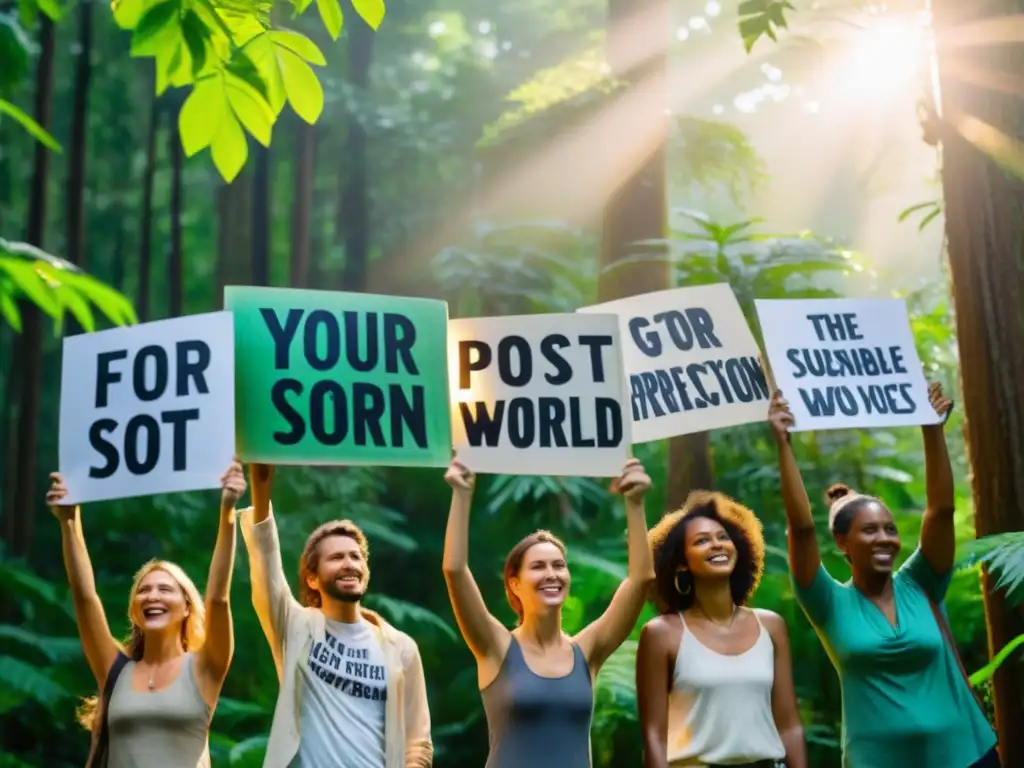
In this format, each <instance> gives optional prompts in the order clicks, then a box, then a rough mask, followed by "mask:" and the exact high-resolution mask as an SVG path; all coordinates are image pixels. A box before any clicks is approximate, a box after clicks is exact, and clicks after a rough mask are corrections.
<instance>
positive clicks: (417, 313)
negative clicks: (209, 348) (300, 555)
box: [224, 286, 451, 466]
mask: <svg viewBox="0 0 1024 768" xmlns="http://www.w3.org/2000/svg"><path fill="white" fill-rule="evenodd" d="M224 302H225V306H227V307H228V308H229V309H231V310H232V311H233V312H234V314H235V358H236V371H237V376H238V382H239V387H238V395H237V397H238V416H237V421H238V424H237V428H238V451H239V456H240V457H241V458H242V459H243V460H244V461H255V462H269V463H275V464H378V465H381V464H382V465H392V466H403V465H404V466H410V465H411V466H444V465H445V464H447V463H448V461H450V459H451V433H450V424H449V422H448V419H447V413H448V381H447V377H446V374H445V371H444V369H443V367H442V366H438V365H437V361H439V360H444V359H445V326H446V323H447V320H448V309H447V306H446V305H445V303H444V302H441V301H428V300H425V299H406V298H400V297H396V296H374V295H369V294H356V293H338V292H328V291H306V290H292V289H286V288H252V287H239V286H229V287H227V288H225V290H224Z"/></svg>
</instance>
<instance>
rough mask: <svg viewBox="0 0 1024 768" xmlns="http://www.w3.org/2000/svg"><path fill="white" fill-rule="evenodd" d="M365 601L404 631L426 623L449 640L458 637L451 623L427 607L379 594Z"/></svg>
mask: <svg viewBox="0 0 1024 768" xmlns="http://www.w3.org/2000/svg"><path fill="white" fill-rule="evenodd" d="M367 603H368V605H369V606H372V607H373V609H374V610H377V611H379V612H380V613H381V614H383V615H384V617H385V618H386V619H387V620H388V621H390V622H391V623H392V624H394V625H396V626H397V627H399V628H400V629H403V628H404V630H405V631H409V632H415V631H416V625H417V624H427V625H429V626H432V627H436V628H437V629H440V630H441V631H442V632H443V633H444V634H445V635H446V636H447V637H448V638H449V639H450V640H453V641H454V640H457V639H458V636H457V635H456V634H455V630H454V629H452V627H451V625H450V624H449V623H448V622H447V621H445V620H444V619H442V618H441V617H440V616H438V615H437V614H436V613H434V612H433V611H431V610H430V609H429V608H424V607H423V606H421V605H417V604H416V603H411V602H409V601H407V600H400V599H399V598H397V597H389V596H388V595H379V594H374V595H368V596H367Z"/></svg>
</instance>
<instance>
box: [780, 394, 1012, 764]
mask: <svg viewBox="0 0 1024 768" xmlns="http://www.w3.org/2000/svg"><path fill="white" fill-rule="evenodd" d="M929 398H930V400H931V405H932V407H933V408H935V410H936V411H937V412H938V413H939V414H940V415H942V416H943V417H944V419H943V422H942V423H941V424H935V425H928V426H925V427H923V428H922V429H923V432H924V453H925V474H926V496H927V504H926V508H925V512H924V517H923V518H922V521H921V541H920V543H919V544H918V546H917V548H916V549H915V550H914V552H913V554H911V555H910V557H909V558H908V559H907V561H906V562H905V563H904V564H903V565H902V567H900V568H899V569H898V570H897V571H896V572H895V573H894V572H893V564H894V563H895V560H896V556H897V555H898V554H899V551H900V548H901V546H902V542H901V541H900V536H899V532H898V531H897V529H896V523H895V522H894V520H893V517H892V514H891V513H890V512H889V510H888V509H887V508H886V506H885V504H883V503H882V502H881V501H880V500H879V499H877V498H874V497H872V496H866V495H862V494H859V493H855V492H853V491H851V490H850V489H849V488H847V487H846V486H833V487H832V488H830V489H829V493H828V499H829V503H830V509H829V528H830V529H831V533H832V535H833V537H834V538H835V541H836V544H837V546H838V547H839V549H840V550H841V551H842V552H843V553H844V554H845V555H846V559H847V560H848V561H849V563H850V571H851V575H852V578H851V580H850V581H848V582H846V583H845V584H842V583H840V582H838V581H836V580H835V579H834V578H832V576H831V575H829V573H828V572H827V571H826V570H825V568H824V566H823V565H822V563H821V554H820V552H819V550H818V539H817V534H816V533H815V530H814V520H813V518H812V517H811V505H810V502H809V501H808V499H807V492H806V491H805V490H804V485H803V481H802V480H801V478H800V471H799V469H798V468H797V464H796V458H795V457H794V455H793V449H792V446H791V445H790V441H789V428H790V427H791V426H793V424H794V420H793V415H792V413H791V412H790V410H789V407H788V405H787V403H786V401H785V400H784V399H783V398H782V393H781V392H777V393H776V394H775V396H774V397H773V398H772V403H771V408H770V411H769V416H768V421H769V424H770V425H771V428H772V434H773V435H774V437H775V440H776V443H777V446H778V454H779V469H780V472H781V476H782V496H783V500H784V502H785V506H786V518H787V521H788V540H789V565H790V569H791V570H792V574H793V582H794V587H795V589H796V597H797V600H798V601H799V603H800V605H801V607H802V608H803V610H804V612H805V613H806V614H807V617H808V619H810V622H811V624H812V625H814V628H815V630H816V631H817V633H818V637H819V638H820V639H821V641H822V644H823V645H824V646H825V650H826V651H827V652H828V655H829V658H830V659H831V660H832V663H833V665H834V666H835V668H836V671H837V672H838V673H839V680H840V683H841V685H842V698H843V738H842V743H843V766H844V768H889V766H908V768H909V766H914V768H997V767H998V766H999V765H1000V763H999V757H998V755H997V752H996V750H995V743H996V736H995V733H994V732H993V730H992V728H991V726H990V725H989V724H988V721H987V720H986V719H985V715H984V713H983V712H982V711H981V708H980V706H979V705H978V703H977V700H976V699H975V698H974V695H973V693H972V691H971V689H970V687H969V685H968V683H967V680H966V679H965V676H964V673H963V667H962V666H961V665H960V661H959V657H958V656H957V655H956V650H955V648H954V647H953V646H952V645H951V643H950V641H949V640H948V639H947V638H948V637H949V635H948V634H947V632H948V625H945V617H944V615H943V609H942V607H941V606H942V602H943V599H944V598H945V596H946V589H947V588H948V587H949V581H950V577H951V576H952V570H953V556H954V554H955V550H956V541H955V537H954V531H953V502H954V490H953V471H952V468H951V467H950V464H949V455H948V454H947V452H946V438H945V434H944V426H945V418H948V416H949V412H950V410H951V409H952V407H953V403H952V401H951V400H949V399H948V398H945V397H943V395H942V389H941V387H939V386H938V385H934V384H933V385H932V386H931V387H930V389H929ZM940 622H942V624H941V625H940Z"/></svg>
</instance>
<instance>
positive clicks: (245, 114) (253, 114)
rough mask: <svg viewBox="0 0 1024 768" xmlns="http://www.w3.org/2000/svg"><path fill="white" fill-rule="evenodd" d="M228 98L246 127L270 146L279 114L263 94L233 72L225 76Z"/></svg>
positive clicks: (255, 136)
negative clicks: (276, 113)
mask: <svg viewBox="0 0 1024 768" xmlns="http://www.w3.org/2000/svg"><path fill="white" fill-rule="evenodd" d="M224 85H225V89H226V91H227V100H228V103H230V104H231V109H232V110H234V113H235V116H236V117H237V118H238V119H239V121H240V122H241V123H242V125H243V126H245V129H246V130H247V131H249V133H251V134H252V135H253V138H255V139H256V141H258V142H259V143H260V144H262V145H263V146H264V147H269V146H270V137H271V133H272V132H273V127H274V121H275V120H276V119H277V115H275V114H274V110H273V109H271V107H270V105H269V104H268V103H267V101H266V99H264V98H263V96H262V94H260V92H259V91H257V90H256V89H255V88H253V87H252V86H251V85H249V83H247V82H246V81H245V80H243V79H242V78H240V77H236V76H235V75H232V74H231V73H227V74H225V76H224Z"/></svg>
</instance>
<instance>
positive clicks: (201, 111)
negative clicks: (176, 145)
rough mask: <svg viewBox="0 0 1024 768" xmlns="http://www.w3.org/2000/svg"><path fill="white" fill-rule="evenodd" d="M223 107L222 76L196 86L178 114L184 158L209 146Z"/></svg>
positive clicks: (206, 79)
mask: <svg viewBox="0 0 1024 768" xmlns="http://www.w3.org/2000/svg"><path fill="white" fill-rule="evenodd" d="M226 106H227V105H226V100H225V92H224V85H223V76H222V77H218V76H213V77H207V78H204V79H202V80H200V81H199V82H197V83H196V84H195V86H194V87H193V88H192V93H190V94H189V95H188V98H187V99H185V103H184V104H182V105H181V112H180V113H179V114H178V132H179V133H180V134H181V146H182V148H183V149H184V150H185V156H186V157H192V156H193V155H195V154H196V153H198V152H202V151H203V150H204V149H206V148H207V147H208V146H210V144H211V143H212V142H213V138H214V136H216V135H217V131H218V130H219V129H220V123H221V120H222V119H223V117H224V111H225V108H226Z"/></svg>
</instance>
